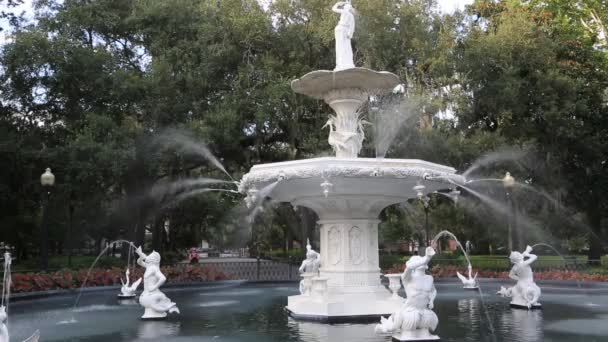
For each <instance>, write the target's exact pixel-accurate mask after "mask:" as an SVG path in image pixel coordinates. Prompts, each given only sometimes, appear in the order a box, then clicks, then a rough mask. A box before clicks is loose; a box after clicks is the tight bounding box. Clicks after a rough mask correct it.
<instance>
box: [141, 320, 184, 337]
mask: <svg viewBox="0 0 608 342" xmlns="http://www.w3.org/2000/svg"><path fill="white" fill-rule="evenodd" d="M179 331H180V323H179V322H169V321H143V322H139V326H138V329H137V337H139V338H159V337H161V336H164V337H168V336H177V335H179Z"/></svg>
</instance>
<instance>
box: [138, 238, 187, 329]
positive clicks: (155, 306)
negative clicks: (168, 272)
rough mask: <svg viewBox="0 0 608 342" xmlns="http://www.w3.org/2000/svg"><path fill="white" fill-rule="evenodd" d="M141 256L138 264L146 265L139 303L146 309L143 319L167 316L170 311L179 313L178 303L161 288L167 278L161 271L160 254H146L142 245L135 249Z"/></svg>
mask: <svg viewBox="0 0 608 342" xmlns="http://www.w3.org/2000/svg"><path fill="white" fill-rule="evenodd" d="M135 253H137V255H139V258H138V259H137V264H138V265H139V266H141V267H145V268H146V271H145V272H144V291H143V292H142V294H141V295H140V296H139V304H141V306H143V307H144V308H145V309H146V310H145V312H144V315H143V316H142V317H141V318H142V319H158V318H164V317H167V312H169V313H179V309H178V308H177V304H175V303H173V302H172V301H171V300H170V299H169V298H167V296H165V294H164V293H162V292H161V291H160V290H159V288H160V287H161V286H162V285H163V284H164V283H165V281H167V278H166V277H165V275H164V274H162V272H161V271H160V254H158V253H157V252H154V251H153V252H152V253H150V255H145V254H144V252H142V250H141V247H139V248H137V250H136V251H135Z"/></svg>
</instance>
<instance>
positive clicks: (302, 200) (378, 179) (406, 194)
mask: <svg viewBox="0 0 608 342" xmlns="http://www.w3.org/2000/svg"><path fill="white" fill-rule="evenodd" d="M455 172H456V170H455V169H453V168H451V167H446V166H443V165H439V164H434V163H430V162H426V161H422V160H415V159H374V158H333V157H326V158H314V159H307V160H298V161H289V162H281V163H273V164H265V165H256V166H254V167H253V168H252V169H251V172H249V173H248V174H247V175H245V176H244V177H243V179H242V181H241V184H240V187H241V188H240V190H241V191H242V192H244V193H249V194H250V195H251V194H252V193H253V194H256V193H258V189H262V188H264V187H267V186H269V185H270V184H273V183H275V182H276V184H273V188H272V191H271V192H270V193H268V194H265V195H267V196H268V197H270V198H271V199H272V200H273V201H276V202H289V203H291V204H292V205H294V206H304V207H307V208H310V209H312V210H313V211H315V212H316V214H317V215H318V216H319V221H318V224H319V225H320V226H321V228H320V254H321V268H320V276H321V277H325V278H327V279H328V281H327V285H328V288H327V294H326V295H325V296H324V297H323V299H318V298H316V299H313V298H311V297H310V296H306V295H297V296H291V297H289V298H288V304H287V309H288V310H289V312H290V313H291V314H292V316H293V317H295V318H299V319H305V320H316V321H325V322H339V321H340V322H343V321H360V320H362V319H368V318H369V319H373V318H377V317H379V316H381V315H388V314H391V313H393V312H394V311H396V310H397V309H398V308H399V306H400V305H401V304H402V302H401V300H395V298H391V293H390V291H388V290H387V289H386V288H385V287H384V286H383V285H381V283H380V267H379V256H378V223H379V222H380V221H379V220H378V216H379V215H380V212H381V211H382V210H383V209H384V208H386V207H387V206H390V205H392V204H396V203H402V202H404V201H406V200H408V199H410V198H414V197H415V196H416V192H415V191H414V190H413V189H412V188H413V187H414V186H415V185H416V184H418V183H420V182H424V183H425V185H426V188H427V189H428V190H430V191H434V190H439V189H445V188H447V187H449V185H448V184H445V183H441V182H435V181H425V179H426V178H434V179H447V178H449V177H450V176H451V175H454V174H455Z"/></svg>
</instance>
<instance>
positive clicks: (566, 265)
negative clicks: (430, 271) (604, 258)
mask: <svg viewBox="0 0 608 342" xmlns="http://www.w3.org/2000/svg"><path fill="white" fill-rule="evenodd" d="M465 263H466V262H465V261H464V260H462V259H447V258H446V259H444V258H433V260H432V261H431V267H432V266H434V265H440V266H457V267H463V268H464V267H465V266H466V265H465ZM471 264H472V266H473V268H475V269H484V270H492V271H508V270H510V269H511V267H512V266H513V265H512V264H511V263H510V262H509V259H508V258H507V257H487V258H484V259H476V260H473V261H471ZM597 264H599V260H598V261H597ZM591 267H593V266H592V265H590V264H589V263H588V262H587V260H579V259H576V258H565V259H549V260H546V259H544V260H543V259H539V260H538V261H537V262H535V263H534V265H533V268H534V270H535V271H553V270H569V271H584V270H588V269H590V268H591Z"/></svg>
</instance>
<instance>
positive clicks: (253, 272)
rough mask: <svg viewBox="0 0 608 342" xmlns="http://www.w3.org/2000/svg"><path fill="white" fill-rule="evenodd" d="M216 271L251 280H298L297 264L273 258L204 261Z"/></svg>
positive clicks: (234, 277)
mask: <svg viewBox="0 0 608 342" xmlns="http://www.w3.org/2000/svg"><path fill="white" fill-rule="evenodd" d="M204 264H205V265H208V266H211V267H214V268H215V269H217V270H218V271H222V272H224V273H227V274H229V275H230V276H231V277H232V278H233V279H242V280H252V281H287V280H299V279H300V276H299V273H298V265H297V264H294V263H291V262H282V261H273V260H262V259H260V260H252V261H230V260H226V261H223V260H218V261H209V262H205V263H204Z"/></svg>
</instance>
